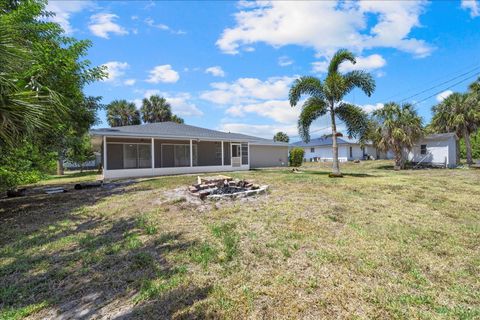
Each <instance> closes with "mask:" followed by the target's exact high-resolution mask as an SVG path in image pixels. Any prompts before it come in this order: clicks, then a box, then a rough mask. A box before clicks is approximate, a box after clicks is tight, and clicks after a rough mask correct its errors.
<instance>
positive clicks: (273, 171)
mask: <svg viewBox="0 0 480 320" xmlns="http://www.w3.org/2000/svg"><path fill="white" fill-rule="evenodd" d="M291 170H292V169H291V168H290V169H283V170H282V169H278V170H277V169H268V170H265V169H254V170H251V171H254V172H255V173H261V174H285V175H292V176H298V177H301V176H302V175H303V176H304V175H321V176H328V175H329V174H330V173H331V171H320V170H309V169H306V170H305V169H302V168H300V169H299V170H300V172H292V171H291ZM342 174H343V175H344V176H345V177H355V178H374V177H378V176H376V175H373V174H368V173H355V172H342Z"/></svg>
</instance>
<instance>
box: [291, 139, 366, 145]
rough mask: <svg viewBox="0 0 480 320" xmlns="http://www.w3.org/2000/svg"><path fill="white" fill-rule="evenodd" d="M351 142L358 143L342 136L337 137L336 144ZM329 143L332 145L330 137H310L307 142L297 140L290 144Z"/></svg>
mask: <svg viewBox="0 0 480 320" xmlns="http://www.w3.org/2000/svg"><path fill="white" fill-rule="evenodd" d="M351 143H358V142H356V141H353V140H348V139H345V138H342V137H337V144H351ZM331 145H332V137H320V138H316V139H312V140H310V141H309V142H308V143H306V142H303V141H298V142H294V143H291V144H290V146H292V147H317V146H331Z"/></svg>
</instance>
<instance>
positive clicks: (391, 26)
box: [48, 0, 480, 140]
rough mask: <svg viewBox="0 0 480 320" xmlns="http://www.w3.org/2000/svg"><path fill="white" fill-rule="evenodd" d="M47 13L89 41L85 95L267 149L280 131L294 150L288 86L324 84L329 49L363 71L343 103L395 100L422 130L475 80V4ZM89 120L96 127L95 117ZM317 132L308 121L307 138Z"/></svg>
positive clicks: (72, 8)
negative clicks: (155, 101)
mask: <svg viewBox="0 0 480 320" xmlns="http://www.w3.org/2000/svg"><path fill="white" fill-rule="evenodd" d="M48 9H49V10H51V11H53V12H55V13H56V16H55V17H54V18H52V19H53V20H54V21H56V22H58V23H60V24H61V25H62V27H63V28H64V29H65V31H66V32H67V33H68V34H70V35H72V36H75V37H77V38H79V39H90V40H92V42H93V46H92V48H91V49H90V50H89V55H88V59H89V60H90V61H91V62H92V64H93V65H106V66H107V67H108V70H109V78H108V79H106V80H105V81H101V82H98V83H95V84H93V85H90V86H88V87H87V88H86V93H87V94H89V95H99V96H102V97H103V101H102V102H103V103H105V104H108V103H109V102H110V101H112V100H114V99H127V100H129V101H134V102H135V103H136V104H137V105H140V103H141V99H142V98H144V97H148V96H149V95H151V94H161V95H163V96H165V97H166V98H167V100H169V101H170V103H171V104H172V106H173V111H174V112H175V113H176V114H178V115H180V116H181V117H183V118H184V119H185V122H186V123H187V124H192V125H198V126H202V127H207V128H211V129H219V130H224V131H232V132H240V133H245V134H252V135H257V136H262V137H268V138H270V137H272V136H273V134H274V132H276V131H280V130H281V131H285V132H287V133H288V134H289V135H290V136H291V137H292V140H297V138H296V137H295V136H297V135H298V133H297V129H296V120H297V117H298V114H299V112H300V107H297V108H291V107H290V106H289V104H288V101H287V95H288V89H289V87H290V85H291V83H292V81H293V80H294V79H296V78H297V77H298V76H300V75H315V76H318V77H320V78H322V77H324V75H325V73H324V71H325V66H326V62H327V61H328V59H329V57H331V55H332V54H333V53H334V52H335V51H336V50H337V49H339V48H347V49H350V50H352V51H353V52H354V53H355V54H356V55H357V57H358V60H357V64H356V65H355V66H353V65H348V64H346V65H344V66H343V70H345V71H347V70H352V69H353V68H359V69H364V70H368V71H369V72H371V73H372V74H373V75H374V77H375V80H376V84H377V89H376V91H375V93H374V95H373V96H371V97H366V96H365V95H364V94H363V93H362V92H360V91H354V92H352V93H351V94H350V95H349V96H347V97H346V99H345V100H346V101H349V102H352V103H356V104H358V105H361V106H362V107H363V108H365V110H367V111H371V110H373V109H375V108H379V107H381V106H382V103H385V102H388V101H397V102H401V101H402V100H404V99H407V100H406V101H409V102H414V103H417V104H416V108H417V110H418V112H419V113H420V115H421V116H422V117H423V119H424V121H425V122H428V121H429V120H430V117H431V111H430V110H431V107H432V106H433V105H434V104H436V103H438V101H440V100H441V99H442V97H444V96H446V95H448V94H449V93H450V92H451V91H464V90H466V88H467V86H468V84H469V83H470V82H472V81H473V80H474V79H475V76H476V75H478V74H479V72H480V32H478V31H479V30H480V2H479V1H458V2H456V1H432V2H427V1H413V0H412V1H401V2H400V1H399V2H394V1H389V2H382V1H374V2H368V1H360V2H344V1H340V2H336V1H330V2H329V1H318V2H313V1H310V2H287V1H278V2H271V3H269V2H260V3H256V2H246V1H240V2H228V1H214V2H182V1H177V2H160V1H158V2H154V1H130V2H128V1H123V2H122V1H112V2H109V1H101V2H93V1H51V2H50V3H49V5H48ZM457 83H458V84H457ZM412 96H413V97H412ZM430 96H431V97H430ZM428 97H430V98H428ZM427 98H428V99H427ZM100 118H101V120H102V123H101V124H99V125H98V126H99V127H103V126H108V125H107V123H106V121H105V113H104V111H102V112H101V113H100ZM328 126H329V121H328V119H327V118H325V119H319V120H318V121H316V122H315V123H314V125H313V126H312V136H319V135H321V134H324V133H328V132H329V129H328V128H327V127H328ZM342 129H343V128H342V125H340V130H342Z"/></svg>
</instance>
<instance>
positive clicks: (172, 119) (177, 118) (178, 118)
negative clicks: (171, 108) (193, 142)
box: [170, 114, 185, 123]
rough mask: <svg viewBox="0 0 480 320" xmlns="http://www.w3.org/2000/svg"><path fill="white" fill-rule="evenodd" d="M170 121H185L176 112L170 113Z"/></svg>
mask: <svg viewBox="0 0 480 320" xmlns="http://www.w3.org/2000/svg"><path fill="white" fill-rule="evenodd" d="M170 121H172V122H176V123H184V122H185V120H183V118H180V117H179V116H177V115H176V114H174V115H172V118H171V119H170Z"/></svg>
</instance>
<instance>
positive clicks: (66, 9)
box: [46, 1, 94, 34]
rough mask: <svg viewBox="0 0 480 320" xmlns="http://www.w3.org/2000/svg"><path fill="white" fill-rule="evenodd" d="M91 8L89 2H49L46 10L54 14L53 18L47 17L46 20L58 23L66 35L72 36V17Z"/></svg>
mask: <svg viewBox="0 0 480 320" xmlns="http://www.w3.org/2000/svg"><path fill="white" fill-rule="evenodd" d="M93 6H94V5H93V3H92V2H91V1H49V2H48V4H47V7H46V10H47V11H50V12H53V13H55V16H52V17H48V18H47V20H48V21H52V22H56V23H58V24H59V25H60V26H61V27H62V28H63V30H64V31H65V33H66V34H72V33H73V32H74V29H73V27H72V25H71V24H70V18H71V17H72V15H73V14H75V13H77V12H80V11H82V10H84V9H88V8H91V7H93Z"/></svg>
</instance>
